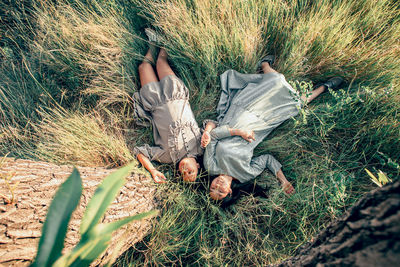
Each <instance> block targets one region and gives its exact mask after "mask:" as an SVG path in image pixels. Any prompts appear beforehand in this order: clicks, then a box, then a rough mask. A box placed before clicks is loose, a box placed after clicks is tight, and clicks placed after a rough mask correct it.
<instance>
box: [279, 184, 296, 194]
mask: <svg viewBox="0 0 400 267" xmlns="http://www.w3.org/2000/svg"><path fill="white" fill-rule="evenodd" d="M282 189H283V192H285V194H288V195H292V194H294V193H295V192H296V191H295V190H294V187H293V185H292V184H291V183H289V182H285V183H283V184H282Z"/></svg>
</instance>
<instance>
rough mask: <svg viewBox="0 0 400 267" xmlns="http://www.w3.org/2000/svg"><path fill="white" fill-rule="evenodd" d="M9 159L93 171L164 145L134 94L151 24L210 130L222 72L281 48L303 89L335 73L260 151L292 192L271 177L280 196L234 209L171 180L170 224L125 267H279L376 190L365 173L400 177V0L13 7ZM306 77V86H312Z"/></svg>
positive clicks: (203, 182)
mask: <svg viewBox="0 0 400 267" xmlns="http://www.w3.org/2000/svg"><path fill="white" fill-rule="evenodd" d="M0 12H1V13H0V14H1V15H2V16H1V20H2V22H4V23H2V24H1V25H0V34H1V35H0V57H1V60H2V62H1V63H0V64H1V69H0V153H1V154H3V155H5V154H7V153H11V155H14V156H19V157H30V158H35V159H42V160H50V161H53V162H57V163H62V164H64V163H73V164H78V165H85V166H100V165H101V166H108V167H113V166H118V165H122V164H124V163H126V162H128V161H131V160H134V157H133V155H132V152H131V151H132V148H133V146H135V145H136V144H141V143H144V142H151V129H147V128H143V127H137V126H136V124H135V121H136V118H135V117H134V115H133V112H132V111H133V107H134V105H133V100H132V98H131V96H132V94H133V93H134V92H135V91H137V90H138V89H139V80H138V73H137V66H138V64H139V62H140V61H141V59H142V56H143V55H144V53H145V51H146V47H147V43H146V41H145V40H144V39H143V37H144V34H143V28H145V27H147V26H151V27H153V28H155V29H156V30H157V31H158V32H160V33H161V34H162V35H163V36H164V41H163V43H162V46H163V47H165V48H166V50H167V51H168V53H169V55H170V57H169V59H170V63H171V65H172V67H173V69H174V70H175V72H176V73H177V75H178V76H179V77H180V78H182V79H183V81H184V82H185V83H186V84H187V85H188V88H189V91H190V101H191V105H192V109H193V111H194V113H195V115H196V118H197V119H198V122H199V123H201V121H202V120H203V119H205V118H215V106H216V103H217V102H218V98H219V95H220V86H219V79H218V76H219V75H220V74H221V73H222V72H223V71H225V70H226V69H228V68H233V69H236V70H238V71H240V72H244V73H254V72H255V71H256V63H257V61H258V60H259V59H260V58H261V57H262V56H263V55H267V54H274V55H276V57H277V60H276V63H275V66H274V67H275V68H276V69H277V70H278V71H280V72H282V73H283V74H285V76H286V78H287V79H288V80H290V81H291V82H293V84H294V85H295V87H298V89H299V90H303V91H304V90H309V89H310V88H311V87H312V85H307V84H310V81H314V82H315V83H316V82H320V81H323V80H325V79H327V78H329V77H331V76H333V75H341V76H343V77H344V78H346V80H347V84H346V85H345V86H344V88H343V89H344V90H343V91H338V92H330V93H325V94H324V95H322V96H320V97H319V98H318V99H317V100H315V101H314V102H313V103H311V104H309V105H308V106H307V107H306V108H305V109H303V110H302V111H301V114H300V115H299V116H298V117H296V118H294V119H292V120H289V121H288V122H286V123H285V124H283V125H282V126H281V127H279V128H278V129H277V130H275V131H274V133H273V134H272V135H271V136H269V137H268V140H265V141H264V142H263V143H262V144H261V145H260V146H259V147H258V149H257V151H256V153H257V154H263V153H267V152H268V153H272V154H273V155H275V156H276V158H278V159H279V160H280V161H281V162H282V164H283V171H284V172H285V174H286V176H287V177H288V179H289V180H291V181H292V182H293V183H294V186H295V188H296V192H297V193H296V194H295V195H293V196H291V197H287V196H285V195H284V194H283V193H282V192H281V189H280V186H279V184H278V182H277V181H276V179H275V178H274V177H273V176H272V175H271V174H270V173H268V172H265V173H263V174H262V175H261V176H260V177H258V178H257V179H256V181H257V183H259V184H261V185H262V186H267V187H268V188H270V190H269V194H270V197H269V198H268V199H260V198H254V197H252V196H245V197H243V198H242V199H241V200H240V201H239V202H238V203H237V204H236V205H234V206H232V207H230V208H228V209H227V210H221V209H220V208H219V207H218V206H217V205H215V203H213V202H211V201H210V199H209V198H208V195H207V190H205V189H201V188H202V187H205V188H207V187H208V181H207V180H208V179H207V175H206V174H205V173H203V174H202V175H201V178H200V179H199V180H200V182H199V183H197V184H194V185H188V184H185V183H183V182H181V179H180V177H179V176H178V175H177V172H176V170H175V169H174V168H173V166H165V165H163V166H160V167H161V168H162V170H163V172H164V173H166V175H167V176H168V177H169V179H170V180H171V182H170V183H169V184H168V185H165V186H160V187H159V190H158V192H159V197H160V199H161V200H160V201H161V202H160V205H161V206H162V207H163V209H162V210H163V211H162V215H161V217H160V219H159V221H158V222H157V223H155V225H154V227H153V229H152V231H151V233H150V234H149V236H147V237H146V239H145V240H144V241H143V242H141V243H140V244H137V245H136V246H135V247H134V248H132V250H131V251H128V252H127V253H125V255H124V256H123V257H121V258H120V260H119V261H118V263H117V264H118V265H142V264H146V265H171V264H175V265H189V264H190V265H192V264H193V265H218V266H219V265H236V266H243V265H246V266H247V265H266V264H269V263H275V262H279V261H280V260H282V259H284V258H287V257H289V256H290V255H291V254H292V253H293V251H294V250H295V249H296V248H297V247H299V246H300V245H302V244H304V242H306V241H307V240H310V238H312V236H314V235H315V234H316V233H318V231H320V230H321V229H322V228H323V227H324V226H325V225H326V224H327V223H329V222H330V221H332V220H333V219H335V218H337V217H338V216H339V215H340V214H341V213H342V212H343V211H344V210H346V208H347V207H349V206H350V205H351V204H352V203H354V202H355V201H356V200H357V199H358V198H359V197H360V196H361V195H362V194H364V192H366V191H368V190H370V189H371V188H373V186H374V185H373V184H372V182H371V181H370V180H369V177H368V175H367V174H366V172H365V170H364V169H368V170H370V171H372V172H377V171H378V170H382V171H384V172H385V173H386V174H387V175H388V176H389V177H390V178H392V179H398V177H399V173H400V166H399V164H400V155H399V153H398V151H400V141H399V140H400V138H399V137H400V125H399V121H400V118H399V113H398V110H399V109H400V104H399V103H400V101H399V100H400V97H399V95H400V94H399V91H400V90H399V85H400V83H399V81H400V80H399V77H400V73H399V72H400V68H399V65H400V50H399V49H400V43H399V36H400V21H399V20H400V7H399V4H398V3H397V1H394V0H378V1H375V0H361V1H356V0H350V1H342V0H318V1H309V0H298V1H279V0H268V1H261V0H246V1H244V0H235V1H227V0H223V1H216V0H204V1H203V0H202V1H200V0H190V1H189V0H168V1H167V0H166V1H161V0H149V1H144V0H113V1H92V0H69V1H67V0H63V1H57V2H55V1H37V0H35V1H24V0H18V1H14V2H11V1H9V2H2V3H1V4H0ZM304 81H306V82H307V83H304Z"/></svg>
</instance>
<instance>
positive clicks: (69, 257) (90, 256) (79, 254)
mask: <svg viewBox="0 0 400 267" xmlns="http://www.w3.org/2000/svg"><path fill="white" fill-rule="evenodd" d="M110 239H111V234H109V235H103V236H98V237H97V238H95V239H92V240H87V241H85V242H82V240H81V242H80V243H79V244H78V245H77V246H76V247H75V248H74V249H73V250H72V251H71V252H69V253H68V254H65V255H63V256H62V257H61V258H59V259H58V260H57V261H56V262H55V263H54V265H53V267H67V266H68V267H70V266H89V265H90V263H91V262H92V261H93V260H95V259H96V258H97V257H98V256H99V255H100V254H101V253H102V252H103V251H104V250H105V249H106V248H107V246H108V244H109V241H110Z"/></svg>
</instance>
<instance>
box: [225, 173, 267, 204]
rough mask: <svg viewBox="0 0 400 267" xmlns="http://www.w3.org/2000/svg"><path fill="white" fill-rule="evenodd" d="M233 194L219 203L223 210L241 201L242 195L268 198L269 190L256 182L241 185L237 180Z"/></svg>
mask: <svg viewBox="0 0 400 267" xmlns="http://www.w3.org/2000/svg"><path fill="white" fill-rule="evenodd" d="M231 188H232V193H231V194H229V195H227V196H226V197H224V198H223V199H222V200H220V201H218V202H219V203H220V206H221V208H227V207H229V206H230V205H232V204H235V203H236V201H238V200H239V198H240V196H241V195H242V194H253V195H254V196H255V197H258V196H259V197H264V198H268V194H267V191H268V188H263V187H261V186H259V185H258V184H256V183H255V181H254V180H253V181H249V182H246V183H240V182H238V181H236V180H233V181H232V185H231Z"/></svg>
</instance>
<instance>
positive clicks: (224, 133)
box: [210, 125, 231, 140]
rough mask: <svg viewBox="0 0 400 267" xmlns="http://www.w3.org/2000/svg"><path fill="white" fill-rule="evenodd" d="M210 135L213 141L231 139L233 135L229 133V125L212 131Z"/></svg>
mask: <svg viewBox="0 0 400 267" xmlns="http://www.w3.org/2000/svg"><path fill="white" fill-rule="evenodd" d="M210 135H211V138H212V139H215V140H220V139H223V138H226V137H230V136H231V133H230V131H229V127H228V125H224V126H219V127H216V128H214V129H212V130H211V132H210Z"/></svg>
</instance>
